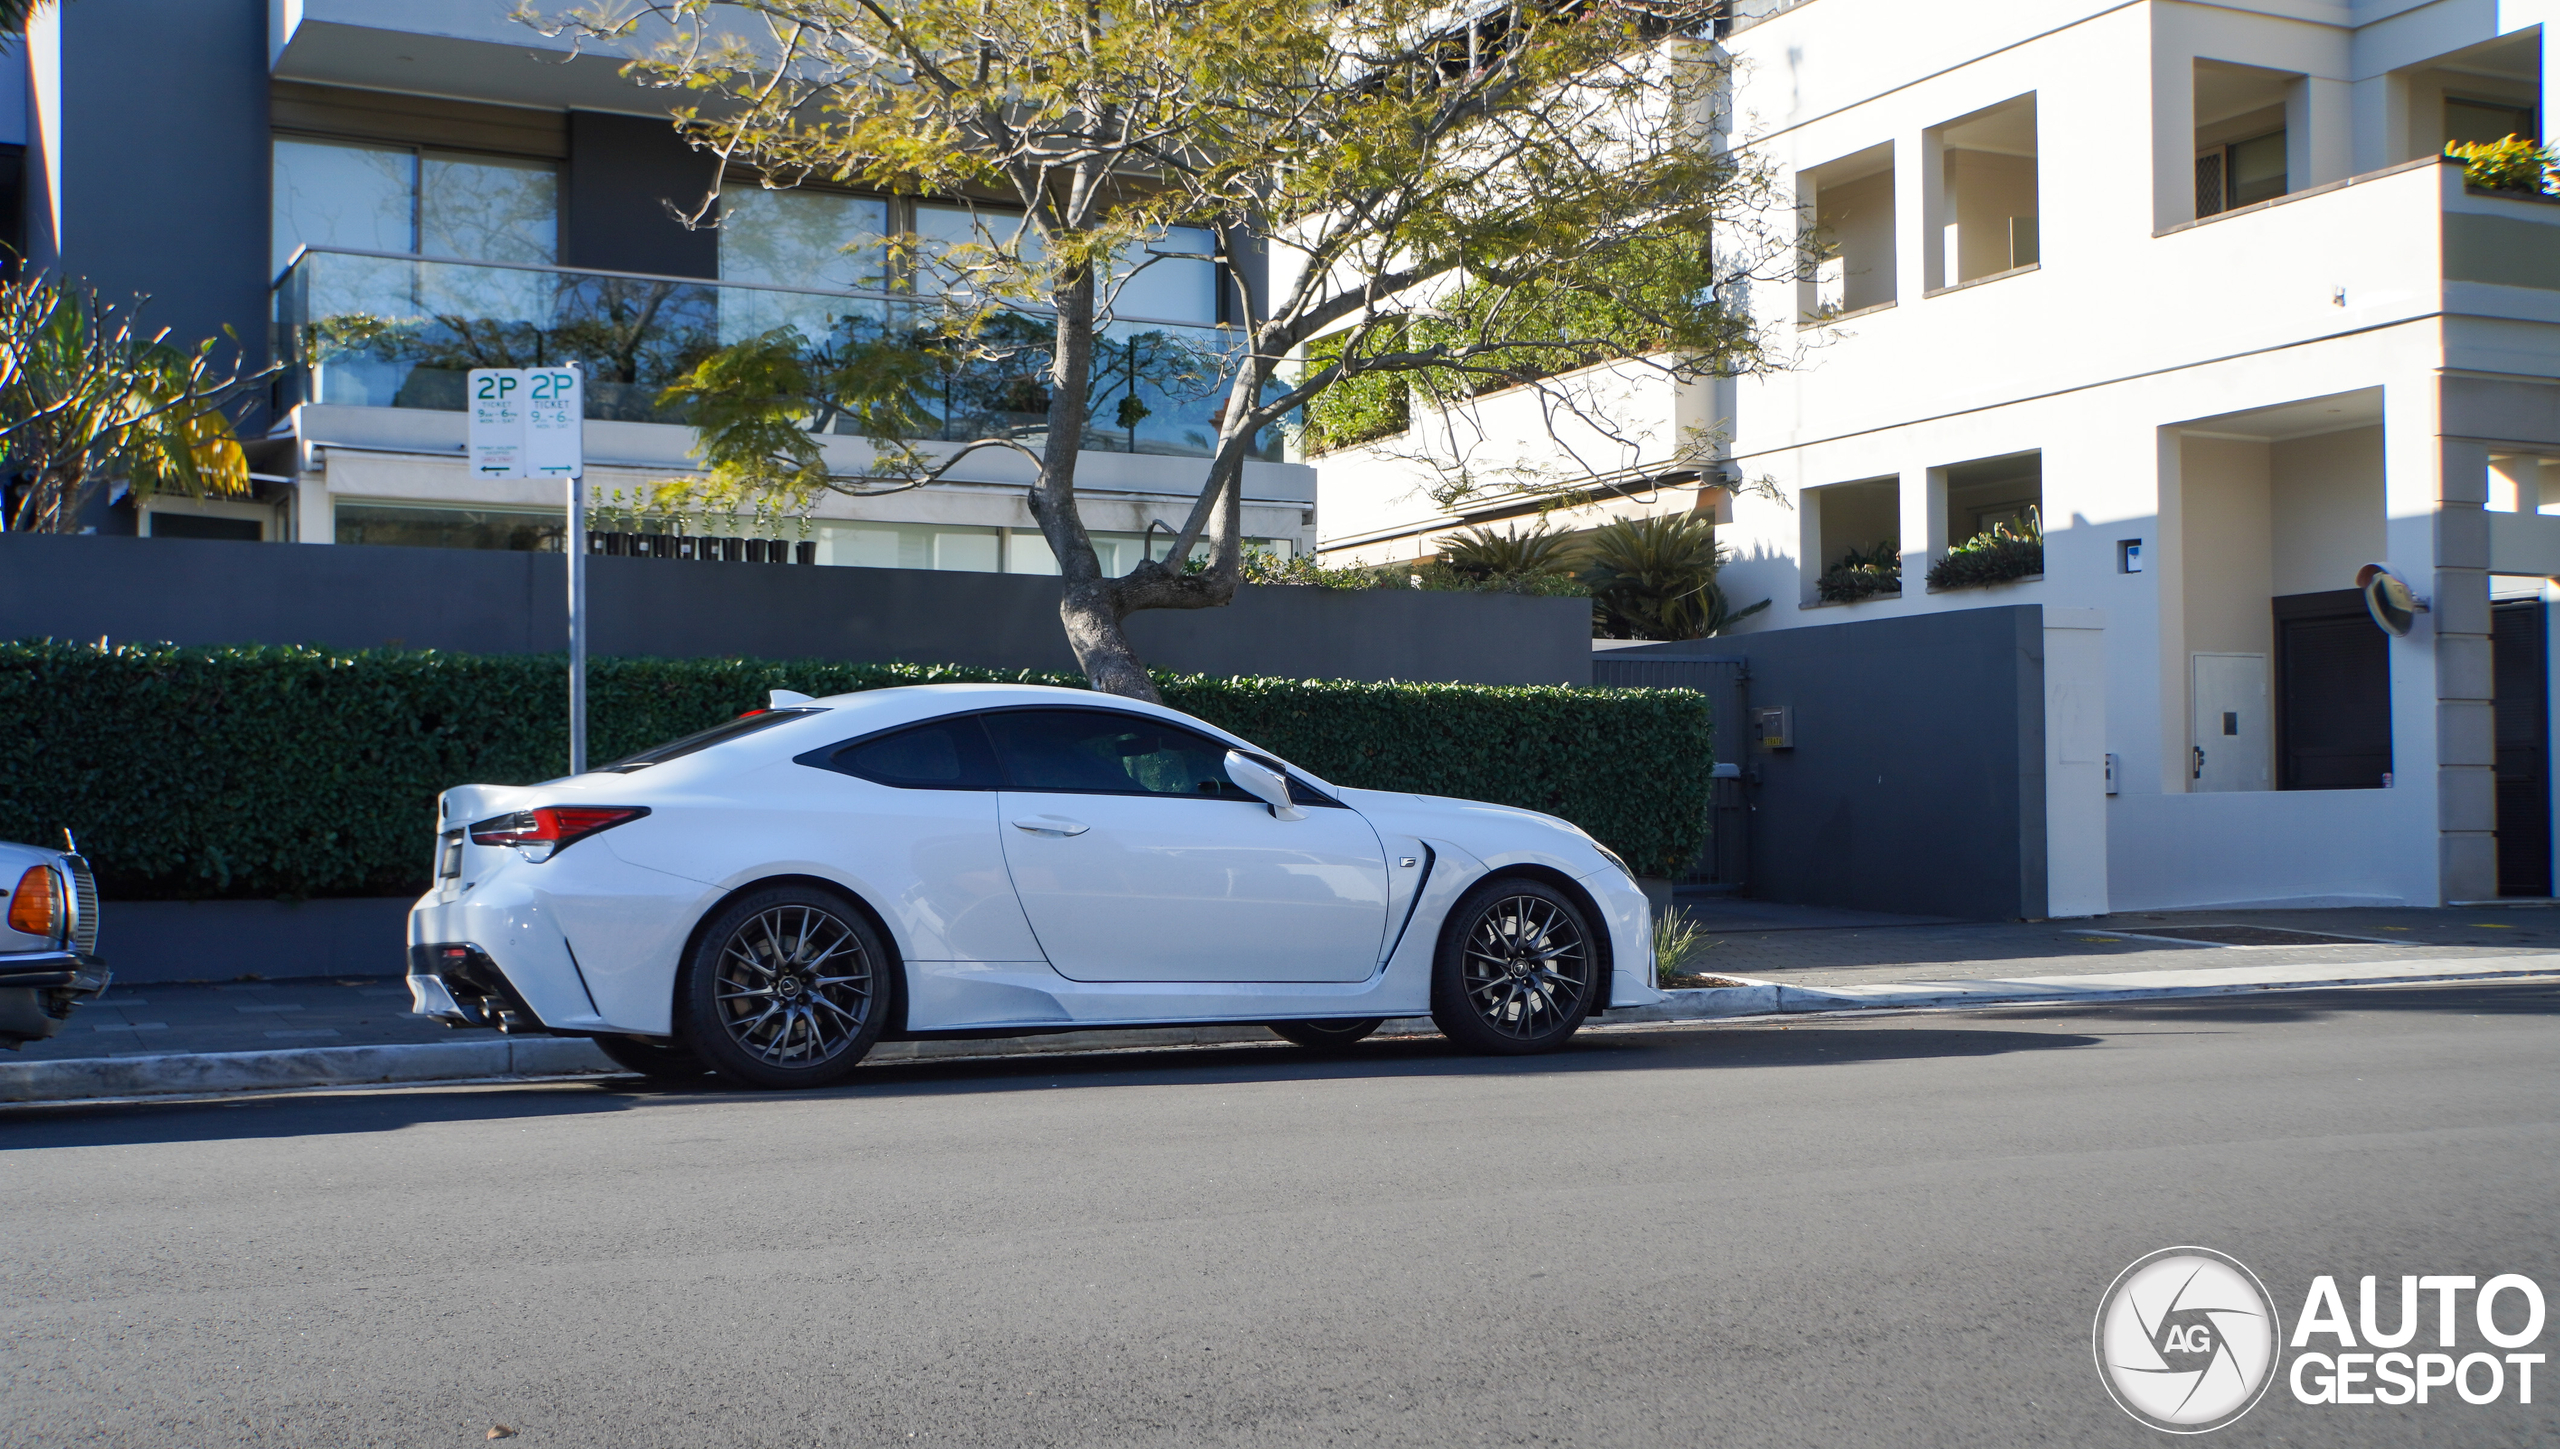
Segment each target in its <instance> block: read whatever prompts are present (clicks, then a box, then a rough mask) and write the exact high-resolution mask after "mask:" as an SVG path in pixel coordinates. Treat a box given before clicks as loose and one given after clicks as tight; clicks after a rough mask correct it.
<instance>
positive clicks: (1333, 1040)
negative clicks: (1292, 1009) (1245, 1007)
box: [1263, 1016, 1387, 1052]
mask: <svg viewBox="0 0 2560 1449" xmlns="http://www.w3.org/2000/svg"><path fill="white" fill-rule="evenodd" d="M1386 1021H1387V1019H1386V1018H1385V1017H1383V1016H1354V1017H1346V1018H1343V1019H1341V1020H1337V1021H1270V1022H1265V1023H1263V1025H1265V1026H1268V1027H1270V1028H1271V1030H1272V1032H1273V1034H1275V1035H1277V1036H1279V1037H1280V1038H1282V1039H1283V1040H1286V1041H1293V1042H1296V1043H1297V1044H1298V1045H1300V1046H1302V1047H1305V1048H1307V1049H1308V1050H1309V1051H1319V1052H1338V1051H1340V1050H1342V1049H1343V1048H1345V1047H1347V1046H1349V1045H1351V1044H1352V1043H1353V1042H1356V1041H1358V1040H1360V1039H1361V1038H1362V1037H1365V1036H1367V1035H1368V1034H1369V1033H1371V1032H1373V1031H1376V1030H1377V1029H1378V1028H1379V1027H1381V1026H1384V1025H1385V1024H1386Z"/></svg>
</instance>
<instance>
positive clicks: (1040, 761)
mask: <svg viewBox="0 0 2560 1449" xmlns="http://www.w3.org/2000/svg"><path fill="white" fill-rule="evenodd" d="M984 718H985V720H986V722H987V733H988V734H989V735H991V736H993V737H994V739H995V747H996V758H997V759H998V760H999V761H1000V762H1001V763H1002V765H1003V769H1004V780H1005V788H1007V789H1009V790H1037V791H1056V792H1063V793H1068V794H1077V795H1180V796H1185V797H1188V798H1190V799H1195V800H1251V799H1252V798H1253V797H1252V796H1250V795H1247V794H1246V793H1244V792H1243V791H1242V790H1239V789H1237V788H1236V786H1235V782H1233V781H1231V780H1229V779H1228V778H1227V747H1226V746H1225V745H1223V744H1221V743H1219V742H1218V741H1216V740H1213V739H1210V738H1209V737H1207V736H1206V735H1200V734H1194V733H1193V732H1191V731H1190V730H1187V729H1184V728H1182V727H1181V726H1179V725H1174V724H1168V723H1166V722H1165V721H1163V720H1156V719H1148V718H1146V717H1145V716H1143V715H1129V714H1121V713H1118V712H1117V711H1113V710H1099V709H1022V710H1005V711H1000V712H998V713H994V714H989V715H986V716H984Z"/></svg>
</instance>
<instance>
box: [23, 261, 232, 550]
mask: <svg viewBox="0 0 2560 1449" xmlns="http://www.w3.org/2000/svg"><path fill="white" fill-rule="evenodd" d="M213 348H214V344H213V342H212V341H210V340H208V341H206V342H203V343H201V344H199V345H198V346H197V347H196V349H195V350H194V351H193V352H188V351H186V350H184V349H182V348H179V347H175V346H172V345H171V344H170V343H169V341H168V334H167V332H165V331H163V332H159V333H155V334H152V335H149V336H145V335H143V334H142V332H141V330H140V326H139V321H138V319H137V317H136V315H135V310H134V308H132V307H110V306H108V305H106V304H105V303H103V302H101V301H100V300H99V298H98V294H97V293H96V292H95V291H92V290H89V289H87V288H84V287H78V286H71V285H64V284H58V283H53V282H48V281H45V280H44V279H43V278H41V277H37V278H30V279H26V280H21V281H13V282H6V283H0V466H5V467H6V468H7V470H8V471H10V472H13V473H15V474H17V475H18V478H19V483H18V486H17V488H16V489H15V490H14V495H13V500H12V504H11V507H10V508H9V510H8V518H7V526H8V527H9V528H10V529H11V530H15V531H28V532H36V533H69V532H73V531H75V530H76V529H77V528H78V527H79V519H80V516H81V513H82V510H83V509H84V508H86V506H87V505H88V503H89V501H90V500H91V499H92V498H93V497H94V496H95V495H96V494H97V493H98V491H99V490H101V489H103V488H104V487H105V486H106V485H107V483H108V482H109V481H111V480H114V479H122V480H124V481H125V482H126V484H127V485H128V486H130V487H131V488H132V490H133V491H134V492H135V493H136V494H137V495H141V496H146V497H147V496H149V495H151V494H155V493H173V492H174V493H185V494H187V495H189V496H191V497H197V498H205V497H246V496H247V495H248V493H249V491H250V484H249V462H248V458H247V456H246V455H245V454H243V453H242V452H241V450H240V442H239V439H238V438H237V437H235V436H234V435H233V433H232V428H231V420H230V418H229V417H228V416H227V414H226V408H228V407H229V405H231V404H232V403H234V402H235V401H237V400H238V399H239V398H240V397H241V396H242V395H243V394H244V393H246V392H247V391H248V389H250V388H251V387H253V386H255V385H256V384H258V383H260V382H262V381H264V380H265V379H266V378H267V377H268V376H269V375H270V372H271V371H272V369H270V370H268V371H261V372H258V373H254V374H250V375H247V376H242V375H239V374H237V373H234V372H229V371H226V370H224V369H222V368H219V367H217V366H216V365H215V362H214V359H213Z"/></svg>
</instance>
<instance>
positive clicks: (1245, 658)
mask: <svg viewBox="0 0 2560 1449" xmlns="http://www.w3.org/2000/svg"><path fill="white" fill-rule="evenodd" d="M565 575H566V561H565V560H563V559H562V558H561V557H560V556H559V555H557V554H529V553H497V552H480V551H476V550H466V549H429V548H375V547H361V546H348V547H343V548H298V547H288V546H283V545H277V544H259V543H212V542H198V541H194V540H187V539H160V538H147V539H145V538H137V539H118V538H51V537H44V536H39V535H34V534H0V639H23V638H34V637H42V636H51V637H55V638H63V639H82V640H91V639H96V638H98V637H99V636H101V635H105V636H108V637H110V638H113V639H117V640H124V641H144V640H169V641H172V642H175V643H180V644H249V643H263V644H319V645H324V646H327V647H331V648H342V649H363V648H376V647H382V646H397V647H404V648H411V649H450V650H458V651H465V652H473V653H499V654H505V653H526V652H547V651H553V650H559V649H563V648H565V647H566V642H565V641H566V638H567V633H566V631H567V627H568V626H567V603H566V597H567V583H566V577H565ZM588 578H589V589H590V594H589V597H590V600H591V602H592V605H593V608H594V610H595V618H596V622H595V625H594V628H593V631H592V633H591V634H590V636H589V640H590V644H589V647H590V648H591V649H592V650H593V651H594V652H596V653H598V654H648V655H662V656H672V657H694V656H706V655H733V654H742V655H749V656H757V657H766V658H813V657H814V658H832V659H853V660H893V659H903V660H913V661H917V662H926V663H955V664H976V665H985V666H989V667H997V668H1032V669H1071V668H1073V667H1074V656H1073V655H1072V654H1070V653H1069V652H1068V649H1067V645H1066V639H1065V635H1064V633H1063V632H1062V630H1061V629H1060V626H1059V623H1058V613H1057V607H1058V605H1057V600H1058V583H1057V581H1056V580H1055V579H1054V578H1043V577H1040V576H1038V575H1023V574H973V573H943V572H934V571H928V570H921V569H861V568H822V567H816V566H801V565H796V564H764V565H758V564H743V563H741V564H711V563H689V562H679V561H676V560H672V559H620V558H598V559H595V560H594V561H593V566H592V569H591V571H590V573H589V575H588ZM1590 634H1591V630H1590V608H1589V605H1588V604H1587V603H1585V602H1583V601H1581V600H1576V599H1538V598H1527V597H1522V596H1519V595H1512V594H1452V593H1426V592H1422V591H1420V590H1384V589H1382V590H1374V591H1368V592H1360V593H1348V592H1338V591H1334V590H1326V589H1305V588H1255V587H1250V586H1249V587H1247V588H1245V589H1244V590H1242V591H1241V593H1240V594H1239V596H1238V598H1237V601H1236V602H1235V603H1234V604H1232V605H1230V606H1228V607H1226V608H1223V609H1203V610H1195V611H1188V612H1183V613H1171V612H1165V611H1150V612H1147V613H1142V614H1138V615H1135V616H1133V617H1132V618H1131V619H1130V621H1129V636H1130V639H1131V641H1132V642H1133V643H1134V644H1135V645H1136V646H1137V648H1138V650H1139V652H1140V653H1141V654H1142V655H1143V656H1144V657H1145V658H1146V659H1147V661H1148V662H1149V663H1150V664H1152V665H1155V666H1156V667H1159V668H1165V669H1180V670H1194V671H1203V672H1210V673H1220V674H1227V673H1235V674H1269V675H1283V676H1291V677H1298V678H1327V679H1417V680H1449V681H1457V682H1465V683H1481V684H1583V683H1587V682H1589V680H1590V677H1591V672H1590V671H1591V664H1590V647H1591V646H1590Z"/></svg>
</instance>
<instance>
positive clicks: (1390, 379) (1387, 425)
mask: <svg viewBox="0 0 2560 1449" xmlns="http://www.w3.org/2000/svg"><path fill="white" fill-rule="evenodd" d="M1344 335H1345V334H1336V335H1334V336H1332V337H1319V338H1317V339H1316V340H1315V341H1313V342H1310V343H1308V344H1307V364H1308V366H1309V368H1310V369H1313V368H1318V367H1323V366H1325V365H1327V364H1329V363H1332V362H1335V361H1338V360H1340V358H1341V357H1342V338H1343V336H1344ZM1306 416H1307V421H1306V434H1305V444H1306V449H1307V451H1308V452H1310V453H1329V452H1331V451H1333V450H1334V449H1336V448H1348V447H1352V446H1354V445H1355V444H1359V443H1374V442H1376V441H1377V440H1378V439H1380V438H1392V437H1394V436H1396V435H1397V434H1398V433H1401V432H1403V431H1404V430H1405V429H1407V428H1409V427H1411V426H1413V376H1412V374H1410V373H1405V372H1362V373H1355V374H1353V375H1352V376H1350V377H1346V378H1343V379H1342V380H1341V381H1339V382H1336V383H1334V384H1333V385H1332V386H1330V387H1328V388H1326V389H1325V390H1324V391H1322V392H1320V393H1317V394H1316V395H1315V396H1314V397H1312V398H1309V399H1308V400H1307V415H1306Z"/></svg>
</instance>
